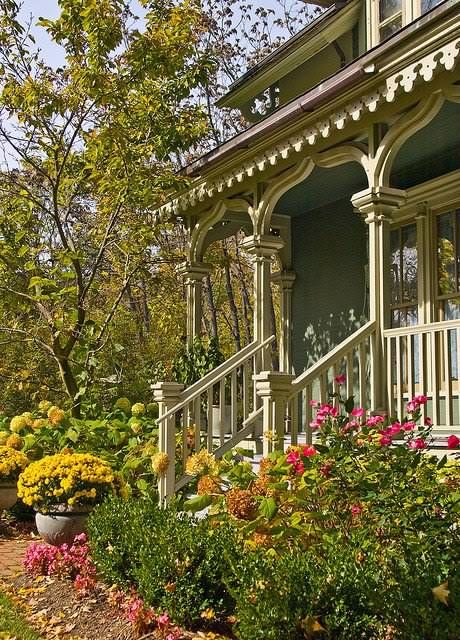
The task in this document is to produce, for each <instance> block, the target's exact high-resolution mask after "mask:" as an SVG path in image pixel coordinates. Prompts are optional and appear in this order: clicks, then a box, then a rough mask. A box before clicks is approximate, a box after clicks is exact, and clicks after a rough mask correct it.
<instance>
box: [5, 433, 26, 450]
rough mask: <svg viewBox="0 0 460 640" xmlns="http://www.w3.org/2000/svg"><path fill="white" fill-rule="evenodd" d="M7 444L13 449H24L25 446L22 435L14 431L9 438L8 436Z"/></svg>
mask: <svg viewBox="0 0 460 640" xmlns="http://www.w3.org/2000/svg"><path fill="white" fill-rule="evenodd" d="M5 445H6V446H7V447H11V448H12V449H17V450H19V449H22V447H23V446H24V440H23V439H22V438H21V436H18V434H17V433H12V434H11V435H10V437H9V438H7V440H6V442H5Z"/></svg>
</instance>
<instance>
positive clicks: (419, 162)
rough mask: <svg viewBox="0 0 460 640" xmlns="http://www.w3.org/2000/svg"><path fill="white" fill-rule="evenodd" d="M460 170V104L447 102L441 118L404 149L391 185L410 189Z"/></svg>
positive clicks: (397, 160) (433, 121)
mask: <svg viewBox="0 0 460 640" xmlns="http://www.w3.org/2000/svg"><path fill="white" fill-rule="evenodd" d="M456 169H460V104H457V103H455V102H446V103H445V104H444V105H443V107H442V108H441V110H440V112H439V113H438V114H437V116H436V117H435V118H434V119H433V120H432V121H431V122H430V123H429V124H428V125H427V126H426V127H424V128H423V129H420V131H418V132H417V133H416V134H415V135H414V136H412V137H411V138H409V140H408V141H407V142H406V143H405V144H404V145H403V146H402V147H401V150H400V152H399V153H398V155H397V156H396V159H395V163H394V165H393V170H392V172H391V178H390V183H391V186H392V187H398V188H399V189H408V188H409V187H413V186H414V185H416V184H419V183H421V182H426V181H427V180H431V179H432V178H436V177H438V176H441V175H443V174H445V173H448V172H449V171H454V170H456Z"/></svg>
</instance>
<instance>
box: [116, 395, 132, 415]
mask: <svg viewBox="0 0 460 640" xmlns="http://www.w3.org/2000/svg"><path fill="white" fill-rule="evenodd" d="M114 407H115V409H121V411H124V412H125V413H130V411H131V402H130V401H129V399H128V398H118V400H117V401H116V402H115V405H114Z"/></svg>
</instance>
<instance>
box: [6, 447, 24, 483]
mask: <svg viewBox="0 0 460 640" xmlns="http://www.w3.org/2000/svg"><path fill="white" fill-rule="evenodd" d="M28 464H29V459H28V458H27V456H26V455H24V454H23V453H22V452H21V451H16V449H13V448H11V447H0V483H8V482H16V480H17V479H18V477H19V474H20V473H21V471H23V470H24V469H25V468H26V467H27V465H28Z"/></svg>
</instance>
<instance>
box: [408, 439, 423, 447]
mask: <svg viewBox="0 0 460 640" xmlns="http://www.w3.org/2000/svg"><path fill="white" fill-rule="evenodd" d="M407 446H408V447H409V449H426V440H424V439H423V438H414V439H413V440H410V442H409V443H408V445H407Z"/></svg>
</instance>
